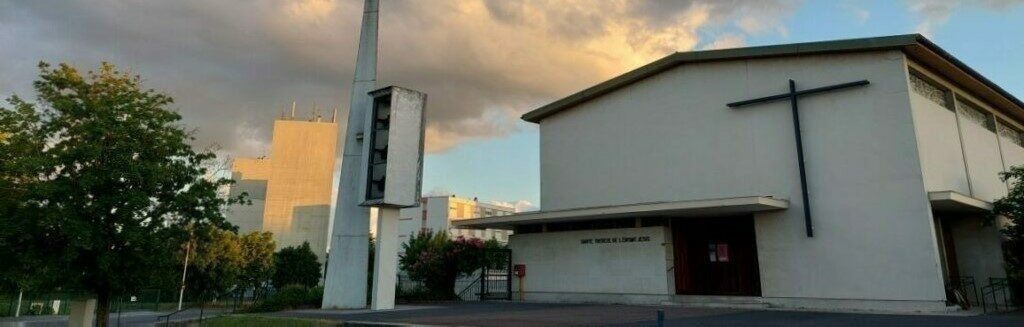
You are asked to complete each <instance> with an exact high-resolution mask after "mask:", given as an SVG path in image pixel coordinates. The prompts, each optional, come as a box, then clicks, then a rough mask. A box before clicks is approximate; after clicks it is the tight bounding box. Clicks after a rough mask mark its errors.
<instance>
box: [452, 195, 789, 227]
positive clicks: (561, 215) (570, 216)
mask: <svg viewBox="0 0 1024 327" xmlns="http://www.w3.org/2000/svg"><path fill="white" fill-rule="evenodd" d="M786 208H789V201H787V200H784V199H776V198H773V197H770V196H748V197H738V198H721V199H705V200H687V201H674V202H652V203H640V204H627V205H618V206H605V207H588V208H579V209H566V210H554V211H534V212H525V213H520V214H515V215H508V216H492V217H483V218H476V219H465V220H457V221H453V222H452V223H453V224H454V225H455V227H458V228H469V229H485V228H493V229H512V227H514V226H516V225H527V224H537V223H555V222H568V221H583V220H602V219H615V218H628V217H673V218H675V217H678V218H685V217H714V216H732V215H739V214H748V213H755V212H764V211H774V210H783V209H786Z"/></svg>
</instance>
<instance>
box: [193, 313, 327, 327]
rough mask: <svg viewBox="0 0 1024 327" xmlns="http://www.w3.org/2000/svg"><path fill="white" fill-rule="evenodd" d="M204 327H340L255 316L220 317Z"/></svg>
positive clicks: (321, 322) (323, 323)
mask: <svg viewBox="0 0 1024 327" xmlns="http://www.w3.org/2000/svg"><path fill="white" fill-rule="evenodd" d="M203 326H204V327H262V326H288V327H321V326H338V323H336V322H330V321H326V320H314V319H299V318H282V317H265V316H253V315H231V316H220V317H216V318H213V319H209V320H204V321H203Z"/></svg>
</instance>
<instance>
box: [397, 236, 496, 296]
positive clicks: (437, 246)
mask: <svg viewBox="0 0 1024 327" xmlns="http://www.w3.org/2000/svg"><path fill="white" fill-rule="evenodd" d="M500 247H501V245H499V244H498V242H497V241H494V240H490V241H487V242H484V241H482V240H480V239H479V238H465V237H462V236H459V237H456V238H455V239H454V240H453V239H451V238H449V237H448V233H434V232H431V231H427V232H421V233H419V234H418V235H416V236H413V237H412V238H410V239H409V241H408V242H406V243H405V244H403V245H402V252H401V253H400V254H399V260H398V264H399V267H401V268H402V270H404V271H405V272H406V274H408V275H409V278H411V279H413V280H415V281H419V282H422V283H423V284H424V286H425V287H426V291H427V292H429V293H430V295H431V297H433V298H436V299H452V298H454V297H455V296H456V294H455V290H454V288H455V280H456V279H458V278H459V276H464V275H469V274H472V273H473V272H474V271H476V270H478V269H480V267H482V266H483V265H484V263H485V261H486V258H485V256H484V250H485V249H488V248H500Z"/></svg>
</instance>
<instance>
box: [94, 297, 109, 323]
mask: <svg viewBox="0 0 1024 327" xmlns="http://www.w3.org/2000/svg"><path fill="white" fill-rule="evenodd" d="M109 323H110V291H109V290H102V291H99V292H96V327H107V326H108V325H109Z"/></svg>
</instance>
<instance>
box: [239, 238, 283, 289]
mask: <svg viewBox="0 0 1024 327" xmlns="http://www.w3.org/2000/svg"><path fill="white" fill-rule="evenodd" d="M239 246H241V248H242V262H243V266H242V272H241V274H240V275H239V276H238V278H239V282H240V283H241V285H242V286H245V287H259V286H261V285H263V284H264V283H265V282H268V281H270V278H271V277H273V275H274V247H276V245H275V244H274V237H273V234H271V233H270V232H252V233H248V234H245V235H242V236H241V237H240V238H239Z"/></svg>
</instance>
